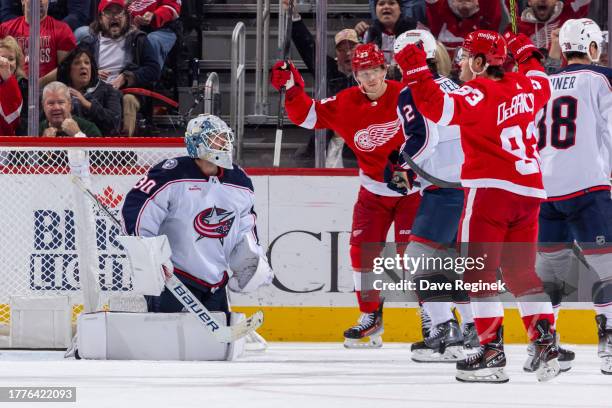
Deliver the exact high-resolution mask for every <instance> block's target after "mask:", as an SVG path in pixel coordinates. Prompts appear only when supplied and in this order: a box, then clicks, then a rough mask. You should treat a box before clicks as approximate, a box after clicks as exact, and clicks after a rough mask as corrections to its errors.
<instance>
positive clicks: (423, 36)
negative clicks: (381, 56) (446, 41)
mask: <svg viewBox="0 0 612 408" xmlns="http://www.w3.org/2000/svg"><path fill="white" fill-rule="evenodd" d="M419 42H421V43H422V44H423V50H424V51H425V54H426V56H427V59H430V58H436V46H437V45H436V39H435V38H434V36H433V35H431V33H430V32H429V31H427V30H409V31H406V32H403V33H402V34H400V36H399V37H397V38H396V39H395V42H394V43H393V52H394V53H395V54H397V53H398V52H400V51H401V50H403V49H404V47H405V46H406V45H408V44H417V43H419Z"/></svg>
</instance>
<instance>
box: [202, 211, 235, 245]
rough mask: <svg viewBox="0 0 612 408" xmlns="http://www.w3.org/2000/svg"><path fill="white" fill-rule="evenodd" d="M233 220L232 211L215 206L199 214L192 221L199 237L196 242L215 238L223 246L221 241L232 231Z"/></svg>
mask: <svg viewBox="0 0 612 408" xmlns="http://www.w3.org/2000/svg"><path fill="white" fill-rule="evenodd" d="M235 218H236V217H235V216H234V212H233V211H227V210H224V209H223V208H218V207H216V206H213V207H212V208H207V209H205V210H204V211H202V212H200V213H199V214H198V215H196V216H195V219H194V220H193V228H194V229H195V230H196V232H197V233H198V235H199V237H198V239H197V241H199V240H201V239H202V238H217V239H218V240H219V241H220V242H221V245H223V239H224V238H225V237H227V234H229V232H230V230H231V229H232V225H233V224H234V219H235Z"/></svg>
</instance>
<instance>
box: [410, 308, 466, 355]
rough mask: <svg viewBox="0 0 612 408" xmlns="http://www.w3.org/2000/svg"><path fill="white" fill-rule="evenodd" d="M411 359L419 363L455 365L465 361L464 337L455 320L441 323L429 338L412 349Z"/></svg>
mask: <svg viewBox="0 0 612 408" xmlns="http://www.w3.org/2000/svg"><path fill="white" fill-rule="evenodd" d="M410 351H412V355H411V358H412V360H413V361H416V362H417V363H454V362H456V361H457V360H460V359H463V358H464V354H463V336H462V335H461V330H460V328H459V323H457V321H456V320H455V319H451V320H449V321H447V322H444V323H440V324H438V325H436V326H435V327H433V328H432V329H431V330H430V331H429V336H427V337H425V339H424V340H423V341H421V342H417V343H414V344H413V345H412V346H411V347H410Z"/></svg>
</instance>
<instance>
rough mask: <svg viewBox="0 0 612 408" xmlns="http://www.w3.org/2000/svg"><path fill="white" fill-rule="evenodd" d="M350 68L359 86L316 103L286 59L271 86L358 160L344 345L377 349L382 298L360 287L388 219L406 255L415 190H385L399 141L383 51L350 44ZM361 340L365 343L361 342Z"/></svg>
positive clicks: (295, 112)
mask: <svg viewBox="0 0 612 408" xmlns="http://www.w3.org/2000/svg"><path fill="white" fill-rule="evenodd" d="M352 69H353V74H354V75H355V79H356V80H357V82H358V84H359V85H358V86H353V87H350V88H347V89H345V90H343V91H341V92H339V93H338V94H337V95H335V96H332V97H331V98H327V99H323V100H321V101H317V100H313V99H311V98H310V97H309V96H308V95H307V94H306V93H305V92H304V80H303V79H302V77H301V75H300V73H299V72H298V70H297V69H296V68H295V66H294V65H293V64H291V63H286V62H284V61H279V62H277V63H276V64H275V65H274V66H273V67H272V73H271V82H272V85H273V86H274V87H275V88H276V89H280V88H281V87H282V86H284V87H285V89H286V90H287V93H286V98H285V107H286V110H287V114H288V116H289V119H291V121H292V122H293V123H295V124H297V125H299V126H301V127H304V128H307V129H332V130H334V131H335V132H336V133H337V134H339V135H340V136H341V137H342V138H343V139H344V141H345V143H346V144H347V146H349V147H350V148H351V150H353V152H354V153H355V156H356V157H357V162H358V164H359V178H360V181H361V188H360V190H359V195H358V198H357V203H355V207H354V209H353V225H352V231H351V239H350V245H351V247H350V254H351V265H352V267H353V271H354V273H353V279H354V282H355V290H356V293H357V301H358V303H359V310H360V311H361V316H360V318H359V322H358V323H357V325H355V326H353V327H351V328H350V329H348V330H346V331H345V332H344V337H345V346H346V347H360V346H366V347H368V346H369V347H380V346H381V345H382V339H381V334H382V333H383V324H382V301H381V300H380V296H379V292H378V291H374V290H371V287H370V285H371V284H368V285H367V287H365V286H366V285H365V282H372V281H373V279H371V276H372V269H373V262H374V258H375V257H377V256H379V255H380V250H381V249H382V243H383V242H385V239H386V237H387V232H388V231H389V228H390V226H391V224H392V223H394V224H395V241H396V242H401V243H404V245H403V246H402V245H398V247H400V248H398V251H401V252H400V253H403V251H404V248H405V243H407V241H408V237H409V236H410V230H411V226H412V221H413V219H414V216H415V214H416V211H417V209H418V205H419V194H415V193H416V192H417V191H418V190H417V189H413V190H411V191H409V193H412V194H408V195H406V196H403V195H402V194H400V193H397V192H395V191H393V190H391V189H389V188H388V187H387V183H386V181H385V169H387V164H388V157H389V156H390V154H391V153H392V152H396V151H398V150H399V149H400V147H401V146H402V144H403V143H404V135H403V132H402V129H401V123H400V121H399V119H398V117H397V112H396V107H397V100H398V97H399V94H400V91H401V90H402V88H403V85H402V84H401V83H399V82H395V81H389V80H386V79H385V77H386V74H387V67H386V65H385V61H384V55H383V53H382V51H380V49H379V48H378V46H376V45H375V44H364V45H360V46H357V47H356V48H355V51H354V56H353V59H352ZM395 156H397V154H396V155H395ZM362 283H363V284H364V285H362ZM362 289H363V292H362ZM366 338H369V342H365V343H364V342H363V340H366Z"/></svg>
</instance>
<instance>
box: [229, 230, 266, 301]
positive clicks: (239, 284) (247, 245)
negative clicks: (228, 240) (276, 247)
mask: <svg viewBox="0 0 612 408" xmlns="http://www.w3.org/2000/svg"><path fill="white" fill-rule="evenodd" d="M229 266H230V269H231V270H232V272H233V275H232V277H231V279H230V280H229V282H228V284H227V285H228V286H229V288H230V290H232V291H233V292H242V293H248V292H252V291H254V290H256V289H257V288H259V287H261V286H266V285H269V284H270V283H272V279H273V278H274V273H273V272H272V268H270V265H269V264H268V260H267V259H266V257H265V256H264V255H263V249H262V248H261V247H260V246H259V244H257V242H255V240H254V239H253V237H252V235H251V234H247V235H245V236H244V237H243V239H242V241H240V242H239V243H238V244H237V245H236V246H235V247H234V249H233V250H232V252H231V253H230V258H229Z"/></svg>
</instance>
